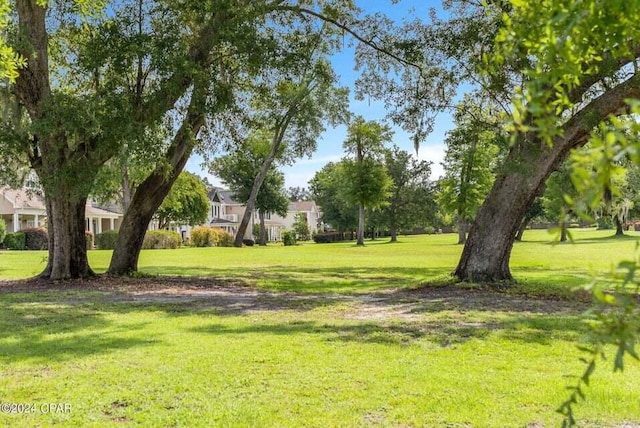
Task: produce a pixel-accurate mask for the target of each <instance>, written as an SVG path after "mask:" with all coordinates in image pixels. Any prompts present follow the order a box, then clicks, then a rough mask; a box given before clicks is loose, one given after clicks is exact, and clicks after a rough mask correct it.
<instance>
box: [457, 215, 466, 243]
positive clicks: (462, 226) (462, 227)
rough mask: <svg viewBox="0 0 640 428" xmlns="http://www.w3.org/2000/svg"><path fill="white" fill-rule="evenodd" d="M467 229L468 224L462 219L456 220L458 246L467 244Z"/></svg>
mask: <svg viewBox="0 0 640 428" xmlns="http://www.w3.org/2000/svg"><path fill="white" fill-rule="evenodd" d="M467 227H468V223H467V221H466V220H464V219H463V218H460V219H458V244H459V245H460V244H464V243H465V242H467Z"/></svg>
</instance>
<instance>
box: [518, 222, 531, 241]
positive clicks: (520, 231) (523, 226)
mask: <svg viewBox="0 0 640 428" xmlns="http://www.w3.org/2000/svg"><path fill="white" fill-rule="evenodd" d="M528 224H529V221H528V220H527V219H526V218H525V219H523V220H522V222H521V223H520V227H519V228H518V232H517V233H516V241H518V242H520V241H522V236H523V235H524V231H525V229H526V228H527V225H528Z"/></svg>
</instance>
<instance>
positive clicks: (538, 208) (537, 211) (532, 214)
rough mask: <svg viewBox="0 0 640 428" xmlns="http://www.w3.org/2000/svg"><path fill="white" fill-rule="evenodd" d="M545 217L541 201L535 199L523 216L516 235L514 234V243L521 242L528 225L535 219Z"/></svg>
mask: <svg viewBox="0 0 640 428" xmlns="http://www.w3.org/2000/svg"><path fill="white" fill-rule="evenodd" d="M544 215H545V211H544V206H543V205H542V199H541V198H540V197H537V198H536V199H535V200H534V201H533V204H531V206H530V207H529V211H527V213H526V214H525V216H524V219H523V220H522V224H520V228H519V229H518V233H516V241H522V237H523V235H524V231H525V229H526V228H527V226H529V223H531V221H532V220H533V219H535V218H539V217H542V216H544Z"/></svg>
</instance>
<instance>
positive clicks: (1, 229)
mask: <svg viewBox="0 0 640 428" xmlns="http://www.w3.org/2000/svg"><path fill="white" fill-rule="evenodd" d="M6 235H7V224H6V223H5V222H4V219H3V218H0V243H2V242H4V237H5V236H6Z"/></svg>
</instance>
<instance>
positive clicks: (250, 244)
mask: <svg viewBox="0 0 640 428" xmlns="http://www.w3.org/2000/svg"><path fill="white" fill-rule="evenodd" d="M242 245H246V246H247V247H253V246H254V245H256V241H254V240H253V239H243V240H242Z"/></svg>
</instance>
